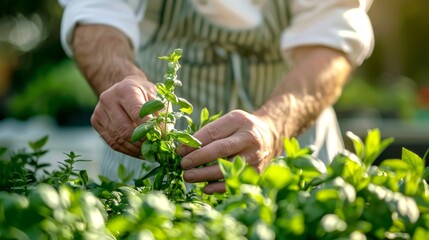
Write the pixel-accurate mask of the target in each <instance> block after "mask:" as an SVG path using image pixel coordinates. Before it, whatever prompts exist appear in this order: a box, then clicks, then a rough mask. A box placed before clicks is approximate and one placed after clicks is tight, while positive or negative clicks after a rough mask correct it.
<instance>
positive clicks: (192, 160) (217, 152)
mask: <svg viewBox="0 0 429 240" xmlns="http://www.w3.org/2000/svg"><path fill="white" fill-rule="evenodd" d="M246 137H247V134H245V133H244V132H239V133H237V134H234V135H232V136H230V137H228V138H225V139H221V140H217V141H214V142H212V143H210V144H208V145H207V146H205V147H202V148H200V149H197V150H195V151H193V152H190V153H189V154H188V155H185V156H184V157H183V159H182V161H181V163H180V165H181V166H182V168H183V169H191V168H195V167H198V166H201V165H203V164H206V163H209V162H212V161H214V160H217V159H218V158H225V157H229V156H235V155H238V154H240V153H241V152H242V151H243V150H245V149H247V148H248V147H251V142H249V141H246Z"/></svg>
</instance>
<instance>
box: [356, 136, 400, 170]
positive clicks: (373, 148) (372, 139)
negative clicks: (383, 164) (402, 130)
mask: <svg viewBox="0 0 429 240" xmlns="http://www.w3.org/2000/svg"><path fill="white" fill-rule="evenodd" d="M392 142H393V138H387V139H384V140H383V141H381V136H380V130H378V129H373V130H370V131H369V132H368V136H367V137H366V139H365V156H364V158H363V163H364V164H365V165H366V166H370V165H371V164H372V163H373V162H374V161H375V160H376V159H377V157H378V156H379V155H380V154H381V153H382V152H383V151H384V149H386V147H387V146H389V145H390V144H391V143H392Z"/></svg>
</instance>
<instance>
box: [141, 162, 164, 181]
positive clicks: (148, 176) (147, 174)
mask: <svg viewBox="0 0 429 240" xmlns="http://www.w3.org/2000/svg"><path fill="white" fill-rule="evenodd" d="M161 170H162V166H158V167H156V168H153V169H151V170H150V171H148V172H146V173H145V174H144V175H143V176H141V177H140V178H138V179H136V180H135V181H136V182H141V181H143V180H145V179H147V178H150V177H152V176H155V174H158V173H159V172H160V171H161Z"/></svg>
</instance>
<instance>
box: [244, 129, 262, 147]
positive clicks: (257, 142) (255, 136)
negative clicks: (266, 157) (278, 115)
mask: <svg viewBox="0 0 429 240" xmlns="http://www.w3.org/2000/svg"><path fill="white" fill-rule="evenodd" d="M244 133H245V134H246V135H247V137H246V138H247V139H248V141H249V142H250V143H251V144H252V145H253V146H255V147H256V148H258V149H259V148H261V147H262V145H263V144H262V136H261V134H260V133H259V132H258V131H253V130H250V131H245V132H244Z"/></svg>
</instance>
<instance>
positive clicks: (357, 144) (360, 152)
mask: <svg viewBox="0 0 429 240" xmlns="http://www.w3.org/2000/svg"><path fill="white" fill-rule="evenodd" d="M346 135H347V137H348V138H349V139H350V140H352V142H353V147H354V149H355V154H356V155H357V156H358V157H359V158H360V159H363V158H364V155H365V152H364V150H365V145H364V144H363V141H362V139H361V138H360V137H359V136H357V135H355V134H354V133H352V132H350V131H348V132H346Z"/></svg>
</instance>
